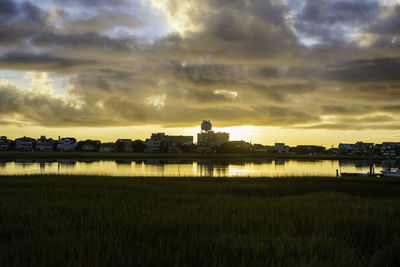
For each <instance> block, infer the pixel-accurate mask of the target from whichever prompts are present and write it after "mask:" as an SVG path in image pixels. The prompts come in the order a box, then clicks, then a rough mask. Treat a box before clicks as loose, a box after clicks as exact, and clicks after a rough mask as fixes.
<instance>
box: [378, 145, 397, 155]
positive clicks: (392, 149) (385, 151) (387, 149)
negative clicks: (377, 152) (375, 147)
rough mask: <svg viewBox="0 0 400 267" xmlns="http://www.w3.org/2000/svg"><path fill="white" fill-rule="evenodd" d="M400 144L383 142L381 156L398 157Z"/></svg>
mask: <svg viewBox="0 0 400 267" xmlns="http://www.w3.org/2000/svg"><path fill="white" fill-rule="evenodd" d="M399 152H400V142H383V143H382V146H381V154H382V156H385V157H395V156H398V155H400V153H399Z"/></svg>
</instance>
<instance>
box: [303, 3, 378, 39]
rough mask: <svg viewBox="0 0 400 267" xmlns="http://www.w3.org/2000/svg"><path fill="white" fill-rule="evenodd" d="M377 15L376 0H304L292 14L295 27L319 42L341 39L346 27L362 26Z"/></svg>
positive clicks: (344, 35) (344, 34)
mask: <svg viewBox="0 0 400 267" xmlns="http://www.w3.org/2000/svg"><path fill="white" fill-rule="evenodd" d="M378 16H379V3H378V2H377V1H364V0H353V1H320V0H308V1H306V4H305V5H304V7H303V9H302V11H301V13H299V14H297V16H296V17H295V27H296V29H297V30H298V32H299V33H300V34H302V35H304V36H306V37H309V38H315V39H316V40H318V41H319V42H321V43H323V44H335V45H339V44H341V43H345V42H347V41H348V40H347V39H346V34H347V32H346V31H347V30H348V29H349V28H350V27H357V26H365V25H366V24H369V23H371V22H372V21H375V20H376V19H377V18H378Z"/></svg>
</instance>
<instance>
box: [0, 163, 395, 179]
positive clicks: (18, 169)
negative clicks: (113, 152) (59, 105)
mask: <svg viewBox="0 0 400 267" xmlns="http://www.w3.org/2000/svg"><path fill="white" fill-rule="evenodd" d="M389 165H390V166H391V167H399V165H398V162H395V161H391V162H390V163H389V161H377V162H375V163H374V167H375V172H379V171H380V170H383V169H387V168H388V167H389ZM336 169H339V170H340V171H341V172H368V171H369V162H368V161H367V160H366V161H360V160H352V161H339V160H249V161H218V160H197V161H192V160H191V161H186V160H182V161H181V160H38V159H36V160H33V159H17V160H0V174H1V175H15V174H86V175H88V174H90V175H111V176H160V177H163V176H174V177H184V176H198V177H202V176H213V177H219V176H228V177H260V176H268V177H279V176H336Z"/></svg>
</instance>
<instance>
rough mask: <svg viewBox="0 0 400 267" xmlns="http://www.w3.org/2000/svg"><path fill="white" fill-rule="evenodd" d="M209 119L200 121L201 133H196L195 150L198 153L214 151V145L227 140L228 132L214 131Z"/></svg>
mask: <svg viewBox="0 0 400 267" xmlns="http://www.w3.org/2000/svg"><path fill="white" fill-rule="evenodd" d="M211 129H212V124H211V122H210V121H209V120H203V122H202V123H201V133H198V134H197V151H198V152H200V153H214V152H215V149H216V146H220V145H221V144H223V143H226V142H228V141H229V133H224V132H217V133H216V132H214V131H212V130H211Z"/></svg>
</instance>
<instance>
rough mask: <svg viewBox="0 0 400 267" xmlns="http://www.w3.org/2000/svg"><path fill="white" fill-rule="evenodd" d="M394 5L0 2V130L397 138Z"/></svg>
mask: <svg viewBox="0 0 400 267" xmlns="http://www.w3.org/2000/svg"><path fill="white" fill-rule="evenodd" d="M399 17H400V1H398V0H348V1H343V0H328V1H319V0H304V1H303V0H232V1H222V0H198V1H186V0H149V1H142V0H107V1H105V0H95V1H93V0H71V1H66V0H42V1H33V0H2V1H0V29H1V32H0V35H1V36H0V126H1V133H0V134H2V135H6V136H9V137H11V138H17V137H20V136H23V135H32V136H35V137H38V136H40V135H47V136H51V137H53V138H54V137H57V136H58V135H62V136H76V137H77V138H80V139H90V138H92V139H94V138H96V139H100V140H103V141H114V139H115V138H116V137H121V138H138V139H144V138H145V137H146V136H148V135H149V134H151V133H152V132H165V133H167V134H184V135H188V134H190V135H193V136H196V133H197V131H198V129H199V128H198V124H199V122H201V120H203V119H210V120H212V121H213V124H214V125H215V127H216V128H215V129H218V130H221V131H226V132H229V133H230V136H231V139H232V140H245V141H251V142H252V143H262V144H272V143H274V142H275V141H277V142H284V143H287V144H289V145H295V144H315V145H324V146H326V147H330V146H331V145H335V144H338V143H340V142H349V143H354V142H356V141H365V142H383V141H397V140H400V132H399V129H400V105H399V104H398V99H399V96H400V78H399V77H400V75H399V70H400V27H399V23H398V22H399Z"/></svg>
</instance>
